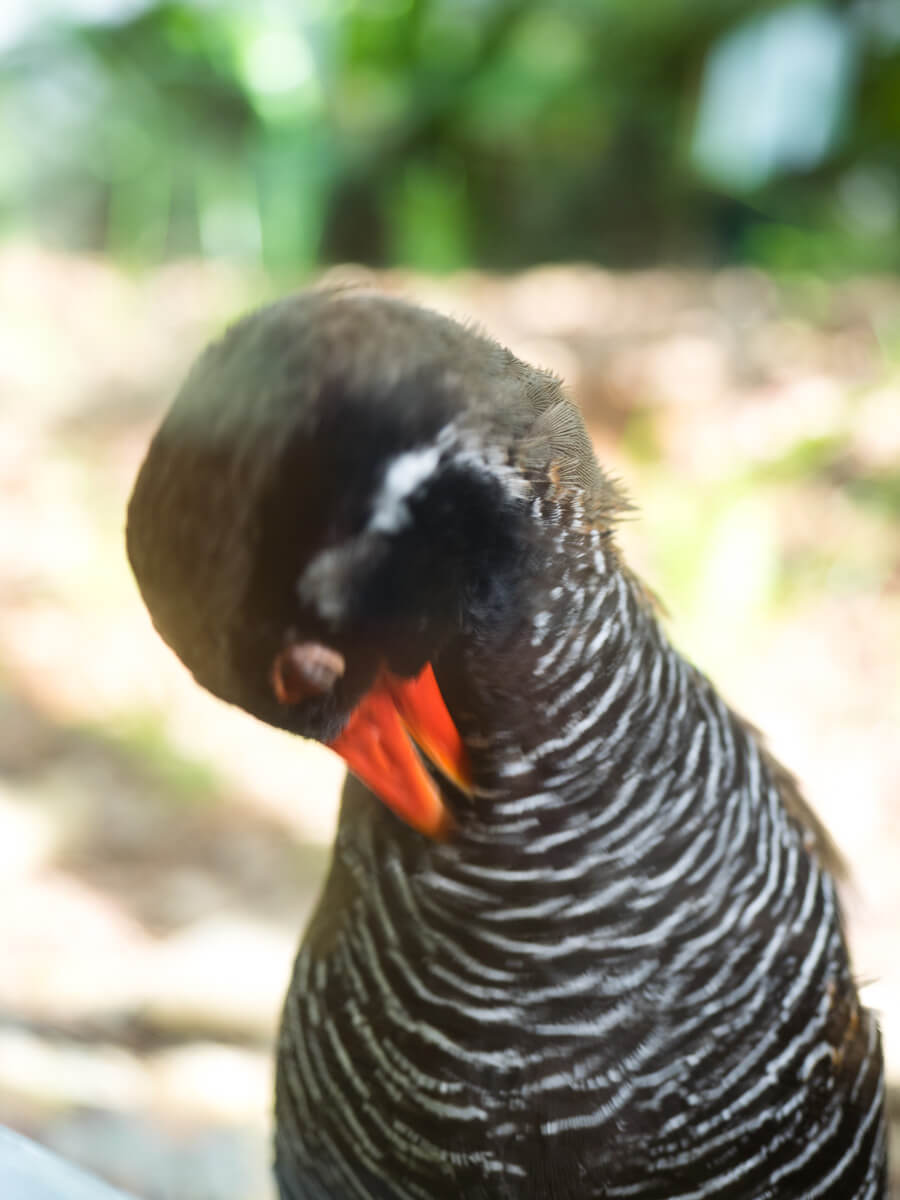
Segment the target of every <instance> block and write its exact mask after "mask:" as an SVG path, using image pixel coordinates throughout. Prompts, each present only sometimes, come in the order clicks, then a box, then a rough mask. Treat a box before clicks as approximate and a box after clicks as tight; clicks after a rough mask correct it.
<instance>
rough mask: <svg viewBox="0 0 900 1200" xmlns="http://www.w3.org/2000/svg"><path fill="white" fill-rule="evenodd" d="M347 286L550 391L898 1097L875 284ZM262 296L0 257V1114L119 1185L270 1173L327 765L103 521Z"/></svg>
mask: <svg viewBox="0 0 900 1200" xmlns="http://www.w3.org/2000/svg"><path fill="white" fill-rule="evenodd" d="M331 278H332V280H333V281H335V282H353V281H357V280H358V281H360V282H364V283H365V282H373V280H372V279H371V278H370V277H368V276H367V275H366V274H365V272H363V271H362V270H356V269H351V268H346V269H343V270H341V271H336V272H333V273H332V275H331ZM374 282H375V283H376V284H377V285H378V286H380V287H382V288H385V289H387V290H389V291H391V292H394V293H398V294H403V295H407V296H410V297H413V298H417V299H419V300H421V301H422V302H424V303H426V304H431V305H433V306H435V307H438V308H441V309H443V310H445V311H448V312H452V313H453V314H454V315H457V316H461V317H463V318H464V319H467V320H471V319H474V320H476V321H478V322H479V323H480V324H482V325H483V326H484V327H485V328H486V329H487V330H488V331H490V332H491V333H493V334H494V335H495V336H497V337H498V338H499V339H501V340H502V341H504V342H506V343H508V344H509V345H510V346H512V348H513V349H514V350H516V351H517V352H518V353H519V354H520V355H521V356H523V357H525V358H528V359H531V360H533V361H536V362H539V363H541V364H543V365H545V366H549V367H551V368H553V369H554V370H556V371H557V372H558V373H559V374H561V375H562V376H563V377H564V378H565V380H566V381H567V383H568V384H569V386H570V388H571V389H572V391H573V393H574V395H575V396H576V397H577V399H578V400H579V401H580V403H581V404H582V406H583V408H584V410H585V412H586V415H587V417H588V420H589V423H590V426H591V430H592V433H593V435H594V437H595V439H596V443H597V448H598V453H599V454H600V456H601V460H602V461H603V462H604V463H605V464H607V465H608V466H610V467H611V468H612V470H613V471H614V472H616V473H617V474H618V475H619V476H620V477H621V478H622V479H623V480H624V482H625V484H626V487H627V488H628V490H629V491H630V493H631V494H632V496H633V497H634V498H635V500H636V502H637V504H638V509H639V511H638V513H637V514H636V516H635V519H634V520H631V521H629V522H628V523H627V524H626V525H625V527H624V528H623V531H622V536H623V539H624V541H625V542H626V544H627V549H628V552H629V554H630V557H631V559H632V561H633V562H634V563H635V564H636V565H637V566H638V568H639V569H640V570H641V571H642V573H643V574H644V576H645V578H646V579H647V580H648V582H649V583H650V584H651V586H652V587H654V588H655V589H656V590H657V591H658V592H659V593H660V595H661V596H662V597H663V598H664V599H665V603H666V607H667V609H668V611H669V614H670V615H669V628H670V630H671V632H672V635H673V637H674V638H675V640H676V641H677V642H678V643H679V644H680V645H681V646H682V647H683V648H684V649H685V650H686V651H687V653H688V654H689V655H690V656H691V657H693V658H694V659H695V660H696V661H698V662H699V663H700V665H701V666H703V667H704V668H705V669H707V670H708V671H709V672H710V673H711V674H712V675H713V676H714V678H715V679H716V681H717V682H718V683H719V685H720V686H721V688H722V690H723V691H724V693H725V694H726V695H727V696H728V698H729V699H730V700H731V701H732V702H733V703H734V704H735V705H736V706H737V707H738V708H739V709H741V710H742V711H743V712H744V713H746V714H747V715H748V716H749V717H750V718H751V719H752V720H753V721H754V722H755V723H756V724H757V725H759V726H760V727H762V728H763V729H764V730H765V731H766V733H767V735H768V737H769V739H770V742H771V744H772V745H773V747H774V749H775V751H776V753H777V754H778V755H779V756H780V757H781V758H782V759H783V761H784V762H785V763H786V764H787V765H788V766H789V767H790V768H792V769H793V770H794V771H795V772H796V773H797V774H798V775H799V777H800V779H801V780H802V782H803V784H804V786H805V788H806V791H807V794H808V795H809V796H810V797H811V799H812V801H813V803H814V805H815V807H816V808H817V809H818V811H819V812H820V813H821V814H822V816H823V817H824V818H825V820H826V821H827V822H828V824H829V825H830V827H831V829H832V831H833V832H834V834H835V836H836V837H837V840H838V841H839V843H840V844H841V845H842V846H843V848H844V850H845V851H846V853H847V856H848V858H849V860H850V862H851V865H852V869H853V880H854V882H853V886H852V889H851V891H850V893H849V895H848V901H847V902H848V910H849V914H850V921H851V934H852V940H853V946H854V951H855V957H856V965H857V970H858V973H859V975H860V977H861V978H862V979H863V980H865V981H867V986H866V988H865V991H864V996H865V999H866V1002H867V1003H868V1004H869V1005H871V1006H872V1007H875V1008H877V1009H879V1010H880V1011H881V1013H882V1014H883V1022H884V1027H885V1033H886V1049H887V1055H888V1063H889V1073H890V1075H891V1078H892V1080H893V1082H894V1084H895V1086H900V737H898V732H897V731H898V725H900V534H898V528H900V284H898V283H896V282H891V281H888V280H884V279H877V280H876V279H871V280H865V279H860V280H856V281H851V282H846V283H843V284H840V285H833V286H832V285H828V284H825V283H823V282H822V281H821V280H817V279H814V278H793V279H786V280H780V281H775V280H772V279H769V278H766V277H764V276H762V275H760V274H757V273H753V272H747V271H725V272H721V273H717V274H703V273H687V272H666V271H654V272H641V273H634V274H627V275H626V274H623V275H611V274H608V273H606V272H603V271H600V270H595V269H588V268H545V269H539V270H534V271H531V272H528V273H526V274H523V275H519V276H513V277H509V278H505V279H504V278H498V277H486V276H481V275H477V274H466V275H458V276H454V277H450V278H447V279H443V280H435V279H426V278H416V277H411V276H408V275H403V274H399V273H391V274H387V275H381V276H379V277H378V278H377V279H376V280H374ZM271 295H273V290H272V285H271V283H270V282H267V281H266V280H264V279H262V278H261V277H249V276H246V275H241V274H240V273H238V272H236V271H234V270H231V269H229V268H225V267H223V266H220V265H209V264H199V263H198V264H190V263H183V264H178V265H172V266H168V267H166V268H163V269H160V270H157V271H155V272H152V273H142V274H140V275H130V274H128V273H127V272H125V271H123V270H121V269H118V268H116V267H114V266H111V265H109V264H107V263H105V262H103V261H100V260H90V259H79V258H71V257H69V258H67V257H60V256H55V255H52V254H49V253H47V252H43V251H38V250H36V249H33V248H29V247H27V246H10V247H8V248H7V249H6V250H4V251H2V252H0V946H2V959H3V964H4V965H3V967H2V969H0V1121H2V1122H6V1123H8V1124H10V1125H12V1126H14V1127H16V1128H18V1129H20V1130H23V1131H24V1132H27V1133H29V1134H31V1135H33V1136H35V1137H37V1138H38V1139H40V1140H41V1141H43V1142H46V1143H48V1144H49V1145H51V1146H53V1147H55V1148H56V1149H58V1150H61V1151H62V1152H63V1153H65V1154H68V1155H70V1156H71V1157H73V1158H74V1159H77V1160H79V1161H81V1162H83V1163H85V1164H87V1165H88V1166H91V1167H93V1168H94V1169H95V1170H97V1171H98V1172H99V1173H101V1174H102V1175H104V1176H105V1177H107V1178H109V1179H111V1180H112V1181H114V1182H116V1183H118V1184H120V1185H121V1186H124V1187H127V1188H131V1189H132V1190H133V1191H134V1192H135V1193H136V1194H137V1195H139V1196H142V1197H146V1198H147V1200H157V1198H158V1200H162V1198H163V1197H171V1198H177V1200H194V1198H197V1200H199V1198H200V1197H203V1198H205V1200H262V1198H264V1197H268V1196H271V1195H272V1189H271V1184H270V1182H269V1180H268V1159H269V1150H268V1130H269V1124H270V1097H271V1088H272V1077H271V1052H272V1039H273V1033H274V1029H275V1025H276V1022H277V1018H278V1011H279V1006H280V1002H281V997H282V994H283V991H284V989H285V987H286V984H287V978H288V973H289V970H290V965H291V960H292V956H293V952H294V948H295V945H296V942H297V939H298V935H299V931H300V928H301V926H302V924H303V922H304V920H305V917H306V914H307V912H308V911H309V907H310V904H311V902H312V900H313V898H314V896H315V894H316V891H317V888H318V884H319V880H320V878H321V875H322V872H323V871H324V869H325V866H326V863H327V855H328V845H329V842H330V838H331V830H332V825H333V820H334V814H335V804H336V796H337V790H338V786H339V782H340V777H341V769H340V767H339V765H338V764H337V762H336V761H333V760H332V758H331V756H330V755H329V754H328V753H327V752H325V751H322V750H321V749H319V748H317V747H314V746H306V745H302V744H300V743H298V742H296V741H294V740H292V739H290V738H287V737H286V736H283V735H280V734H278V733H276V732H274V731H272V730H269V729H266V728H263V727H262V726H259V725H257V724H255V723H254V722H253V721H252V720H251V719H250V718H248V717H245V716H244V715H243V714H240V713H237V712H235V711H232V710H229V709H227V708H226V707H225V706H223V705H221V704H219V703H218V702H217V701H215V700H213V699H212V698H211V697H209V696H207V695H206V694H205V693H203V692H201V691H200V690H199V689H198V688H197V687H196V686H195V685H194V684H193V682H192V680H191V679H190V678H189V677H188V675H187V673H186V672H185V671H184V670H183V669H182V668H181V666H180V665H179V664H178V663H177V662H176V661H175V660H174V658H173V657H172V656H171V654H170V653H169V652H168V651H167V650H166V648H165V647H164V646H163V645H162V644H161V642H160V641H159V640H158V639H157V638H156V636H155V635H154V633H153V632H152V630H151V628H150V625H149V621H148V619H147V617H146V614H145V612H144V610H143V609H142V607H141V604H140V602H139V600H138V597H137V594H136V591H135V589H134V586H133V584H132V581H131V579H130V576H129V573H128V569H127V565H126V562H125V556H124V550H123V545H122V525H123V513H124V506H125V501H126V498H127V495H128V492H129V488H130V485H131V482H132V479H133V477H134V474H135V471H136V469H137V466H138V463H139V461H140V459H141V456H142V453H143V451H144V449H145V447H146V444H147V441H148V438H149V436H150V434H151V432H152V430H153V428H154V426H155V424H156V423H157V421H158V419H159V417H160V415H161V413H162V411H163V409H164V407H165V406H166V405H167V404H168V402H169V400H170V399H171V397H172V395H173V393H174V390H175V388H176V387H177V384H178V382H179V379H180V377H181V376H182V374H183V372H184V370H185V368H186V366H187V365H188V363H189V361H190V360H191V359H192V357H193V356H194V355H195V353H196V352H197V351H198V350H199V349H200V347H201V346H202V345H203V343H204V342H205V341H207V340H208V339H209V338H210V337H211V336H213V335H214V334H215V333H217V332H218V331H219V330H220V329H221V328H222V326H223V325H224V323H225V322H226V321H227V320H229V319H230V318H232V317H233V316H235V315H236V314H238V313H239V312H240V311H242V310H243V309H245V308H247V307H249V306H251V305H253V304H256V303H258V302H260V301H262V300H264V299H267V298H269V297H270V296H271ZM896 1117H897V1120H898V1121H900V1111H898V1112H897V1114H896ZM894 1144H895V1152H894V1163H895V1166H894V1169H895V1171H898V1170H900V1161H898V1160H900V1145H898V1139H897V1138H896V1137H895V1139H894ZM898 1194H900V1193H898Z"/></svg>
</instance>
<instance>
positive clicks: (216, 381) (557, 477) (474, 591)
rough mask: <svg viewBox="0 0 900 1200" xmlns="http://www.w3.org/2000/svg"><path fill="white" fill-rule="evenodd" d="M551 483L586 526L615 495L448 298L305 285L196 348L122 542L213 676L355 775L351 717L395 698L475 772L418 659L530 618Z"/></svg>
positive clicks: (189, 657) (571, 416)
mask: <svg viewBox="0 0 900 1200" xmlns="http://www.w3.org/2000/svg"><path fill="white" fill-rule="evenodd" d="M551 486H552V487H555V488H557V489H559V488H562V489H564V490H568V491H569V492H570V493H571V494H572V495H573V497H575V499H576V500H577V501H578V506H579V511H580V512H581V513H582V515H583V517H584V519H585V520H593V519H597V518H600V517H602V516H603V514H604V513H607V515H608V512H609V510H611V508H612V507H613V505H614V503H615V500H614V494H613V492H612V490H611V489H610V488H609V486H608V485H607V484H606V483H605V481H604V480H603V478H602V476H601V475H600V472H599V469H598V467H597V465H596V462H595V459H594V456H593V452H592V450H591V446H590V442H589V440H588V437H587V434H586V432H585V429H584V425H583V423H582V420H581V417H580V415H579V414H578V412H577V410H576V409H575V408H574V407H573V405H572V404H571V403H570V402H569V401H568V400H567V399H566V397H565V396H564V395H563V393H562V391H561V389H560V387H559V385H558V383H557V381H556V380H555V379H554V378H553V377H552V376H550V375H548V374H545V373H544V372H541V371H538V370H535V369H533V368H531V367H528V366H526V365H525V364H523V363H522V362H520V361H519V360H518V359H516V358H515V357H514V356H513V355H512V354H511V353H510V352H509V351H508V350H505V349H503V348H502V347H500V346H499V345H497V344H496V343H494V342H492V341H490V340H489V339H487V338H485V337H483V336H480V335H479V334H477V333H475V332H473V331H471V330H469V329H465V328H463V327H462V326H460V325H459V324H457V323H456V322H454V321H451V320H449V319H447V318H444V317H441V316H438V315H436V314H434V313H430V312H426V311H423V310H422V309H419V308H416V307H413V306H410V305H408V304H404V303H401V302H398V301H395V300H389V299H386V298H383V297H379V296H374V295H367V294H360V293H348V292H326V291H319V292H310V293H307V294H304V295H300V296H298V297H295V298H291V299H288V300H285V301H283V302H281V303H278V304H275V305H273V306H271V307H269V308H265V309H263V310H261V311H259V312H257V313H254V314H252V315H251V316H249V317H246V318H245V319H243V320H242V321H240V322H239V323H238V324H237V325H235V326H234V327H233V328H232V329H231V330H230V331H229V332H228V333H227V334H226V335H225V336H224V337H223V338H222V340H221V341H219V342H217V343H215V344H214V345H212V346H211V347H210V348H209V349H208V350H207V351H206V352H205V353H204V354H203V355H202V357H201V358H200V359H199V361H198V362H197V363H196V364H195V366H194V368H193V370H192V371H191V372H190V374H189V376H188V378H187V380H186V382H185V384H184V386H183V387H182V389H181V391H180V393H179V395H178V396H177V398H176V400H175V402H174V404H173V405H172V408H171V410H170V411H169V413H168V415H167V416H166V418H165V420H164V421H163V424H162V426H161V427H160V429H159V430H158V432H157V434H156V436H155V437H154V439H153V442H152V444H151V446H150V449H149V451H148V454H147V457H146V460H145V461H144V464H143V466H142V467H141V470H140V474H139V476H138V479H137V482H136V484H135V488H134V492H133V495H132V497H131V502H130V504H129V509H128V527H127V542H128V554H129V558H130V561H131V565H132V568H133V570H134V573H135V576H136V578H137V581H138V585H139V587H140V590H141V594H142V596H143V598H144V601H145V603H146V605H147V607H148V609H149V610H150V614H151V616H152V618H153V622H154V624H155V626H156V628H157V630H158V631H159V633H160V635H161V636H162V637H163V639H164V640H165V641H166V642H167V643H168V644H169V645H170V646H171V648H172V649H173V650H174V651H175V653H176V654H177V655H178V656H179V657H180V658H181V659H182V660H183V662H184V663H185V664H186V666H187V667H188V668H189V669H190V670H191V672H192V673H193V674H194V676H195V678H196V679H197V681H198V682H199V683H201V684H202V685H203V686H204V687H206V688H208V689H209V690H210V691H211V692H213V693H214V694H216V695H217V696H220V697H221V698H222V699H224V700H226V701H229V702H231V703H233V704H237V705H240V706H241V707H242V708H244V709H246V710H247V711H249V712H250V713H252V714H253V715H254V716H256V717H258V718H260V719H261V720H263V721H267V722H268V723H270V724H272V725H276V726H280V727H282V728H285V729H289V730H292V731H294V732H296V733H299V734H301V735H303V736H307V737H314V738H318V739H319V740H322V741H325V742H328V743H334V742H335V739H338V738H339V735H340V737H341V738H343V739H344V741H343V742H342V741H340V740H339V741H338V743H337V748H338V749H339V750H341V752H342V753H344V754H345V757H347V758H348V761H350V764H351V767H353V768H354V769H358V763H356V762H355V761H354V758H353V756H352V755H351V753H348V747H347V745H346V744H344V743H345V742H346V741H347V740H348V733H347V730H348V729H349V728H350V727H349V726H348V722H349V721H350V718H351V716H352V715H353V714H356V713H358V712H360V711H362V709H363V708H364V707H365V706H364V705H363V704H362V702H363V701H364V700H365V699H367V698H371V697H373V696H374V697H375V698H376V699H378V700H379V702H381V701H382V700H383V698H384V697H385V696H388V695H389V696H390V697H391V698H392V704H393V708H394V709H396V710H397V711H398V712H399V713H400V714H401V716H402V717H403V720H404V723H405V724H406V725H407V727H409V728H410V729H412V731H413V732H414V733H415V734H416V738H417V740H418V741H419V742H420V744H424V745H425V749H426V750H429V752H430V753H432V752H433V756H436V757H438V759H440V757H441V754H443V756H444V758H445V759H446V760H447V762H445V763H444V764H443V765H444V766H445V768H446V769H448V771H449V773H451V774H453V773H454V771H455V775H456V778H457V779H458V780H463V779H464V776H465V767H464V763H463V761H462V757H461V750H460V748H459V747H458V746H456V745H448V744H447V743H446V739H442V738H441V737H437V738H435V737H434V736H433V735H434V730H435V727H436V726H440V725H441V724H442V722H444V721H445V718H446V713H444V714H443V715H441V714H440V713H439V712H438V709H439V707H440V705H439V696H438V694H437V687H436V685H434V686H432V685H431V683H429V682H428V679H429V676H428V675H425V676H423V672H428V670H429V667H430V666H434V664H436V663H437V662H439V661H440V660H443V661H448V660H449V659H452V657H453V655H454V654H455V653H456V652H457V651H458V650H459V648H460V646H462V645H472V644H473V643H474V644H478V645H489V644H490V642H491V639H496V638H502V637H503V636H504V635H505V633H506V632H507V631H508V630H509V628H510V627H511V626H514V625H515V623H516V622H517V621H519V620H520V619H521V618H522V615H523V612H524V610H525V609H526V608H527V607H528V605H529V603H530V596H531V593H532V591H533V589H532V588H531V587H530V583H529V581H530V579H531V578H532V577H533V575H534V574H535V572H536V570H537V568H538V564H539V562H540V561H541V560H542V555H543V554H544V552H545V541H546V537H547V531H546V529H545V527H544V526H543V525H542V523H541V522H540V520H538V518H537V516H536V507H535V505H536V502H537V501H539V500H540V497H541V495H542V491H543V490H544V489H546V488H548V487H551ZM430 678H431V679H432V682H433V677H430ZM416 680H417V681H418V683H417V684H416V687H417V690H416V691H415V694H414V695H413V694H412V692H411V688H412V686H413V685H412V684H410V685H409V686H406V685H404V683H403V681H416ZM369 716H371V713H369V714H368V716H367V720H368V717H369ZM379 722H380V718H379V720H378V721H376V724H379ZM357 724H358V722H357ZM369 724H370V725H371V722H369ZM350 725H351V726H352V725H353V722H350ZM417 726H418V730H417ZM451 728H452V727H451ZM342 730H343V731H344V733H343V734H342ZM369 732H370V733H371V728H370V730H369ZM361 737H362V735H360V733H359V730H357V729H355V727H354V730H353V736H352V738H350V740H352V741H353V742H354V744H355V745H357V748H358V743H359V742H360V738H361ZM429 737H431V738H432V742H433V743H434V744H433V745H432V747H431V748H429V746H428V745H427V743H428V740H429ZM447 737H450V739H451V742H452V736H451V735H450V734H449V733H447ZM363 740H365V739H364V737H363ZM438 743H440V744H438ZM359 773H360V774H362V775H364V776H365V772H364V770H361V769H360V770H359ZM367 781H369V780H367ZM382 790H383V789H382ZM435 811H436V810H435ZM406 815H407V816H409V814H406ZM433 816H434V813H432V817H433ZM432 817H429V818H427V819H418V818H417V817H416V816H415V814H413V815H412V816H411V817H410V819H413V820H414V822H415V823H418V824H419V825H420V826H423V827H428V823H429V821H431V820H432ZM435 819H436V818H435Z"/></svg>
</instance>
